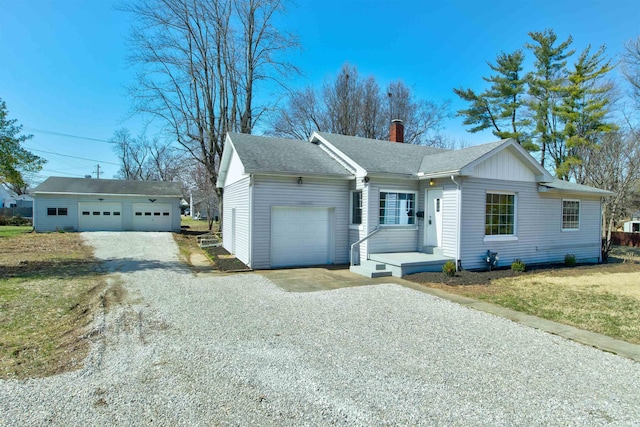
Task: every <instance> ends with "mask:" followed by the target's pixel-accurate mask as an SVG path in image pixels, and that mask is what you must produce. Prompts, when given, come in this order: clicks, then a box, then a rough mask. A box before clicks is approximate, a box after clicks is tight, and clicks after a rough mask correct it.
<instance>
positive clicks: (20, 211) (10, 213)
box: [0, 208, 33, 218]
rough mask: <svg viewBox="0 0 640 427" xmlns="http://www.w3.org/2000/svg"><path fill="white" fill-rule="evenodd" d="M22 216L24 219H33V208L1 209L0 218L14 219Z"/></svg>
mask: <svg viewBox="0 0 640 427" xmlns="http://www.w3.org/2000/svg"><path fill="white" fill-rule="evenodd" d="M18 215H20V216H21V217H23V218H31V217H33V208H0V216H6V217H9V218H11V217H14V216H18Z"/></svg>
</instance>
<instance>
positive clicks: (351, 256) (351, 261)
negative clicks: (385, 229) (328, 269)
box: [349, 226, 380, 267]
mask: <svg viewBox="0 0 640 427" xmlns="http://www.w3.org/2000/svg"><path fill="white" fill-rule="evenodd" d="M378 231H380V226H377V227H376V228H374V229H373V231H372V232H371V233H369V234H367V235H366V236H364V237H363V238H362V239H360V240H358V241H357V242H355V243H354V244H352V245H351V251H350V252H349V265H350V266H352V267H353V248H355V246H356V245H359V244H360V243H362V242H364V241H365V240H367V239H368V238H369V237H371V236H373V235H374V234H376V233H377V232H378Z"/></svg>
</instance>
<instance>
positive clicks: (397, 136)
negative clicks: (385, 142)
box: [389, 119, 404, 143]
mask: <svg viewBox="0 0 640 427" xmlns="http://www.w3.org/2000/svg"><path fill="white" fill-rule="evenodd" d="M389 141H391V142H400V143H402V142H404V125H403V124H402V120H400V119H393V120H392V121H391V129H390V130H389Z"/></svg>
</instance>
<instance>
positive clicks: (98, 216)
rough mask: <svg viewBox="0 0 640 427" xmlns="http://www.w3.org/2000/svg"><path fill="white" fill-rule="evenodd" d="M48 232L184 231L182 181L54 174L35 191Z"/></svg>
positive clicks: (38, 216) (39, 218) (37, 220)
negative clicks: (181, 220) (182, 221)
mask: <svg viewBox="0 0 640 427" xmlns="http://www.w3.org/2000/svg"><path fill="white" fill-rule="evenodd" d="M33 195H34V207H33V221H34V224H33V225H34V227H35V229H36V231H37V232H47V231H56V230H64V231H180V200H181V198H182V191H181V186H180V183H177V182H161V181H123V180H115V179H91V178H63V177H50V178H48V179H47V180H46V181H44V182H43V183H42V184H40V185H39V186H37V187H36V188H35V190H34V191H33Z"/></svg>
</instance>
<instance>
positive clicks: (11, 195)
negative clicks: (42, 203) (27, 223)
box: [0, 185, 33, 218]
mask: <svg viewBox="0 0 640 427" xmlns="http://www.w3.org/2000/svg"><path fill="white" fill-rule="evenodd" d="M0 215H4V216H15V215H20V216H23V217H26V218H31V216H32V215H33V196H31V195H30V194H16V193H15V192H13V191H11V190H9V189H7V188H6V187H5V186H3V185H0Z"/></svg>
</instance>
